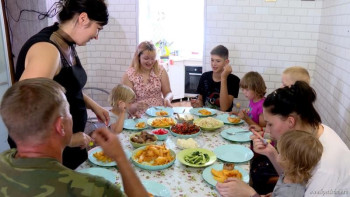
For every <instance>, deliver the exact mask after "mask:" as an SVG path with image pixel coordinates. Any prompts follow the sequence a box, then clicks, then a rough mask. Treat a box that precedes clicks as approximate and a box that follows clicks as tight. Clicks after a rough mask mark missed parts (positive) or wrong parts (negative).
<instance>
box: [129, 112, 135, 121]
mask: <svg viewBox="0 0 350 197" xmlns="http://www.w3.org/2000/svg"><path fill="white" fill-rule="evenodd" d="M128 114H129V116H131V119H132V120H133V121H135V119H136V116H133V115H132V114H131V113H130V112H128Z"/></svg>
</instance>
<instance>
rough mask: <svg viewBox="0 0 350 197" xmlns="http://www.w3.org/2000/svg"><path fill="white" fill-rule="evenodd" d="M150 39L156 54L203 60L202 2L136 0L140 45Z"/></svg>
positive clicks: (196, 0) (193, 0) (198, 0)
mask: <svg viewBox="0 0 350 197" xmlns="http://www.w3.org/2000/svg"><path fill="white" fill-rule="evenodd" d="M145 40H149V41H152V42H153V43H154V44H156V46H157V48H160V47H161V46H160V44H166V45H167V47H168V51H166V50H164V49H163V50H161V49H159V51H158V53H157V54H158V55H159V56H164V55H167V54H166V53H168V54H169V53H172V54H174V55H179V56H182V57H184V58H186V57H193V56H195V57H197V58H200V59H202V55H203V42H204V0H190V1H189V0H139V42H142V41H145Z"/></svg>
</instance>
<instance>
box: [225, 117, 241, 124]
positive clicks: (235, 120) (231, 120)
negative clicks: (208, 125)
mask: <svg viewBox="0 0 350 197" xmlns="http://www.w3.org/2000/svg"><path fill="white" fill-rule="evenodd" d="M227 120H228V121H229V122H230V123H239V122H241V119H240V118H239V117H230V116H229V117H227Z"/></svg>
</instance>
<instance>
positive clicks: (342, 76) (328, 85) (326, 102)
mask: <svg viewBox="0 0 350 197" xmlns="http://www.w3.org/2000/svg"><path fill="white" fill-rule="evenodd" d="M50 1H52V0H50ZM137 1H138V0H109V1H108V4H109V12H110V21H109V24H108V25H107V26H105V27H104V30H103V31H101V33H100V35H99V40H94V41H91V42H90V43H89V44H88V45H87V46H85V47H77V50H78V53H79V56H80V58H81V60H82V62H83V64H84V65H85V68H86V70H87V73H88V84H87V86H89V87H98V88H104V89H107V90H111V89H112V88H113V87H114V86H115V85H116V84H117V83H120V82H121V77H122V75H123V73H124V72H125V70H126V69H127V67H128V66H129V64H130V62H131V59H132V56H133V53H134V51H135V48H136V45H137V9H138V8H137ZM8 2H9V1H8ZM10 2H11V1H10ZM47 2H49V1H47ZM346 2H348V1H344V0H323V1H321V0H315V1H301V0H277V1H276V2H265V1H264V0H206V8H205V10H206V21H205V26H206V28H205V46H204V54H205V56H204V61H205V62H204V64H205V69H206V70H209V69H210V61H209V59H210V56H209V53H210V50H211V49H212V48H213V47H214V46H216V45H218V44H224V45H225V46H227V47H228V48H229V50H230V61H231V64H232V66H233V72H234V73H235V74H236V75H238V76H239V77H242V76H243V75H244V73H246V72H248V71H251V70H255V71H258V72H260V73H261V74H262V75H263V77H264V79H265V81H266V84H267V87H268V93H269V92H271V91H272V90H273V89H275V88H277V87H279V86H280V85H281V82H280V81H281V76H280V75H281V72H282V71H283V70H284V69H285V68H286V67H288V66H291V65H301V66H303V67H305V68H307V69H308V70H309V71H310V74H311V75H312V85H313V86H314V87H315V89H316V91H317V93H318V100H317V108H318V110H319V112H320V114H321V116H322V119H323V121H324V123H325V124H327V125H330V126H331V127H332V128H334V129H335V130H336V131H337V132H338V133H339V135H340V136H341V137H342V138H343V140H344V141H345V142H346V143H347V144H348V146H349V147H350V140H349V138H350V113H349V109H350V104H349V103H350V102H349V98H350V91H349V85H350V77H349V72H350V71H349V70H350V68H349V67H348V65H349V57H350V50H349V46H350V33H349V26H350V24H349V23H350V22H349V21H350V3H346ZM38 28H39V27H38ZM23 32H25V31H23ZM97 99H98V98H97ZM237 100H238V101H240V102H242V103H243V104H244V105H246V104H247V102H246V101H245V98H244V96H243V95H241V94H240V95H239V99H237ZM103 105H107V104H106V103H103Z"/></svg>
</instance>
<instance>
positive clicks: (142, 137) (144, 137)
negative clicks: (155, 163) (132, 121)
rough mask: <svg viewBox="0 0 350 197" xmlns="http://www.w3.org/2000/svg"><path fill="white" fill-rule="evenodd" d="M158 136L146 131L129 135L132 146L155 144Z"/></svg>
mask: <svg viewBox="0 0 350 197" xmlns="http://www.w3.org/2000/svg"><path fill="white" fill-rule="evenodd" d="M157 140H158V137H157V136H156V135H154V134H151V133H148V132H147V131H141V132H138V133H133V134H131V135H130V143H131V145H132V146H133V147H134V148H139V147H141V146H147V145H151V144H156V142H157Z"/></svg>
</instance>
